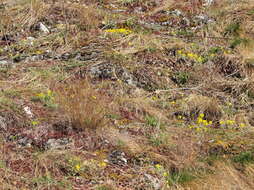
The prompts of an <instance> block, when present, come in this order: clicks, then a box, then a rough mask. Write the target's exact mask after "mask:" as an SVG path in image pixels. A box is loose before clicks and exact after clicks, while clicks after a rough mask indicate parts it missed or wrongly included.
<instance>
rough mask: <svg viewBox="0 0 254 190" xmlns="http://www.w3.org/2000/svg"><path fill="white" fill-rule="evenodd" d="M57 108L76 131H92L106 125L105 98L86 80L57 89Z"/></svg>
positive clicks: (106, 109)
mask: <svg viewBox="0 0 254 190" xmlns="http://www.w3.org/2000/svg"><path fill="white" fill-rule="evenodd" d="M57 94H58V97H57V99H58V103H59V107H60V108H61V109H62V110H63V112H64V114H65V115H66V116H67V117H68V119H69V120H70V121H71V123H72V125H73V127H74V128H76V129H93V130H96V129H97V128H99V127H103V126H104V125H105V124H106V119H105V115H106V113H107V111H108V109H109V107H108V105H107V97H106V96H105V95H102V94H101V93H100V92H98V91H97V90H95V89H93V87H92V86H91V85H90V84H89V82H88V81H87V80H84V81H80V82H77V83H75V84H69V86H68V87H63V86H61V87H59V88H58V89H57Z"/></svg>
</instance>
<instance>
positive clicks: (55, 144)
mask: <svg viewBox="0 0 254 190" xmlns="http://www.w3.org/2000/svg"><path fill="white" fill-rule="evenodd" d="M69 143H71V140H70V139H69V138H62V139H49V140H48V141H47V142H46V144H45V149H50V150H55V149H64V148H65V147H66V145H68V144H69Z"/></svg>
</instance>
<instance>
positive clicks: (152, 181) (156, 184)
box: [144, 174, 162, 190]
mask: <svg viewBox="0 0 254 190" xmlns="http://www.w3.org/2000/svg"><path fill="white" fill-rule="evenodd" d="M144 176H145V177H146V179H147V181H148V182H149V183H150V184H151V185H152V188H153V189H154V190H160V189H161V188H162V184H161V183H160V180H159V179H158V178H156V177H153V176H151V175H149V174H144Z"/></svg>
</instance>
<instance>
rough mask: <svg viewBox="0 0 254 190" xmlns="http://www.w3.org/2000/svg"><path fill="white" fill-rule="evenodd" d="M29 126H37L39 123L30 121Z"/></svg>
mask: <svg viewBox="0 0 254 190" xmlns="http://www.w3.org/2000/svg"><path fill="white" fill-rule="evenodd" d="M31 124H32V125H33V126H35V125H38V124H39V121H31Z"/></svg>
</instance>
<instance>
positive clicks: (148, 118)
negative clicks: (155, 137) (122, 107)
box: [145, 115, 159, 127]
mask: <svg viewBox="0 0 254 190" xmlns="http://www.w3.org/2000/svg"><path fill="white" fill-rule="evenodd" d="M145 120H146V124H147V125H149V126H151V127H157V126H159V120H158V119H157V118H156V117H153V116H149V115H147V116H146V117H145Z"/></svg>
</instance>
